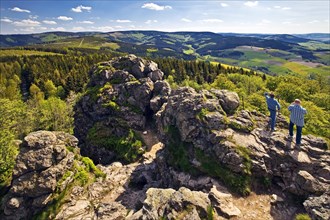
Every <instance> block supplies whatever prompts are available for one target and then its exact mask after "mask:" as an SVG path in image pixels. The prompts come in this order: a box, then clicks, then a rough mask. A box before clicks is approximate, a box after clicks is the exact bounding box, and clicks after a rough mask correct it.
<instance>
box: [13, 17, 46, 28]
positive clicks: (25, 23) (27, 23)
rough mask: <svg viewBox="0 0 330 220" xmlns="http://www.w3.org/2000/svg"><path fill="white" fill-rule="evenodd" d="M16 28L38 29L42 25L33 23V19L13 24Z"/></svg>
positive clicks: (36, 22) (37, 22)
mask: <svg viewBox="0 0 330 220" xmlns="http://www.w3.org/2000/svg"><path fill="white" fill-rule="evenodd" d="M13 24H14V25H15V26H18V27H37V26H39V25H40V22H39V21H33V20H31V19H26V20H21V21H15V22H13Z"/></svg>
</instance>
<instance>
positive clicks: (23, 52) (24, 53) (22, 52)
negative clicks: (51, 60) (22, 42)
mask: <svg viewBox="0 0 330 220" xmlns="http://www.w3.org/2000/svg"><path fill="white" fill-rule="evenodd" d="M52 55H53V56H54V55H57V56H61V54H57V53H52V52H43V51H36V50H16V49H10V50H0V57H7V56H52Z"/></svg>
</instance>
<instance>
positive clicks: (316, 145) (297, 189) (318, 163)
mask: <svg viewBox="0 0 330 220" xmlns="http://www.w3.org/2000/svg"><path fill="white" fill-rule="evenodd" d="M214 94H217V95H214ZM219 94H222V93H221V92H218V91H214V90H211V91H210V92H208V91H201V92H199V93H197V92H196V91H195V90H193V89H192V88H179V89H178V90H175V91H173V92H172V93H171V95H170V96H169V97H168V101H167V103H166V104H165V105H164V106H163V107H162V109H161V110H160V111H159V112H158V113H157V114H156V116H157V126H158V130H159V132H160V137H161V138H162V141H164V142H165V143H166V145H167V146H169V147H168V148H166V151H168V157H169V158H173V157H172V156H171V155H173V154H176V153H177V151H179V152H182V155H184V156H183V157H184V158H185V161H186V162H185V165H184V166H186V167H187V166H189V167H190V168H189V169H190V170H194V169H197V171H198V172H202V173H204V174H207V175H212V176H214V175H215V176H217V177H218V178H220V179H222V180H223V181H224V182H231V181H232V188H234V189H236V190H237V189H238V191H239V192H240V193H243V194H244V193H248V191H249V190H248V188H249V187H250V184H251V181H252V179H261V180H263V181H264V180H266V181H268V182H269V184H272V183H275V184H276V185H277V186H280V187H281V188H282V190H284V191H285V192H287V193H291V194H294V195H296V196H299V197H302V198H308V197H309V196H312V195H313V196H320V195H322V194H323V193H326V192H328V191H329V189H330V178H329V175H328V174H329V172H328V171H329V168H330V161H329V158H330V152H329V151H328V150H326V149H327V144H326V142H325V141H324V140H323V139H321V138H316V137H314V136H312V135H308V136H304V137H303V142H302V145H301V147H300V148H294V142H291V141H290V140H287V139H286V136H287V134H286V132H287V131H286V129H287V128H286V127H281V126H285V125H286V124H285V123H284V122H283V123H279V124H278V125H279V130H280V131H279V132H273V133H270V132H268V131H266V130H265V129H264V128H265V127H266V121H267V118H266V117H265V116H264V115H260V114H258V113H256V112H248V111H245V110H241V111H238V112H236V113H235V114H233V115H230V114H227V113H230V112H231V113H232V112H234V111H235V109H232V110H228V109H226V111H224V109H225V107H224V104H223V103H224V102H220V100H219V98H218V97H220V95H219ZM221 103H222V104H221ZM228 106H230V105H226V107H227V108H228ZM233 107H234V106H233ZM282 120H283V119H282V118H281V117H280V121H282ZM281 129H285V130H284V131H281ZM178 140H179V142H178ZM171 145H174V146H176V148H171V147H170V146H171ZM179 146H181V147H179ZM173 160H174V159H172V165H174V166H181V165H180V163H181V162H180V160H181V161H182V158H181V159H179V160H178V161H174V162H173ZM170 163H171V162H170ZM178 164H179V165H178ZM212 166H213V168H211V167H212ZM217 166H225V167H226V168H227V169H228V170H230V174H229V175H235V173H236V174H237V176H236V177H237V178H236V177H235V178H233V179H230V180H229V179H226V175H227V174H228V173H227V174H226V170H221V169H219V170H217ZM163 167H166V166H163ZM207 167H210V168H211V169H209V168H207ZM215 170H216V171H215ZM162 173H164V178H163V179H165V178H171V177H169V176H171V175H167V176H166V173H168V172H166V171H162ZM215 173H216V174H215ZM165 176H166V177H165ZM172 176H173V175H172ZM185 180H186V182H187V181H189V178H187V179H185ZM173 181H174V182H175V180H172V182H173ZM236 181H237V183H238V182H239V184H241V185H240V186H245V187H243V188H240V187H237V185H236V184H235V182H236ZM229 185H230V184H229ZM327 210H328V209H327ZM328 211H329V210H328Z"/></svg>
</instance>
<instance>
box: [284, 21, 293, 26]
mask: <svg viewBox="0 0 330 220" xmlns="http://www.w3.org/2000/svg"><path fill="white" fill-rule="evenodd" d="M282 24H285V25H288V24H292V22H291V21H284V22H282Z"/></svg>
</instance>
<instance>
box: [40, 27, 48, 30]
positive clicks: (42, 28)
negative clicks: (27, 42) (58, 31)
mask: <svg viewBox="0 0 330 220" xmlns="http://www.w3.org/2000/svg"><path fill="white" fill-rule="evenodd" d="M38 29H39V30H42V31H45V30H47V29H48V28H46V27H39V28H38Z"/></svg>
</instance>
